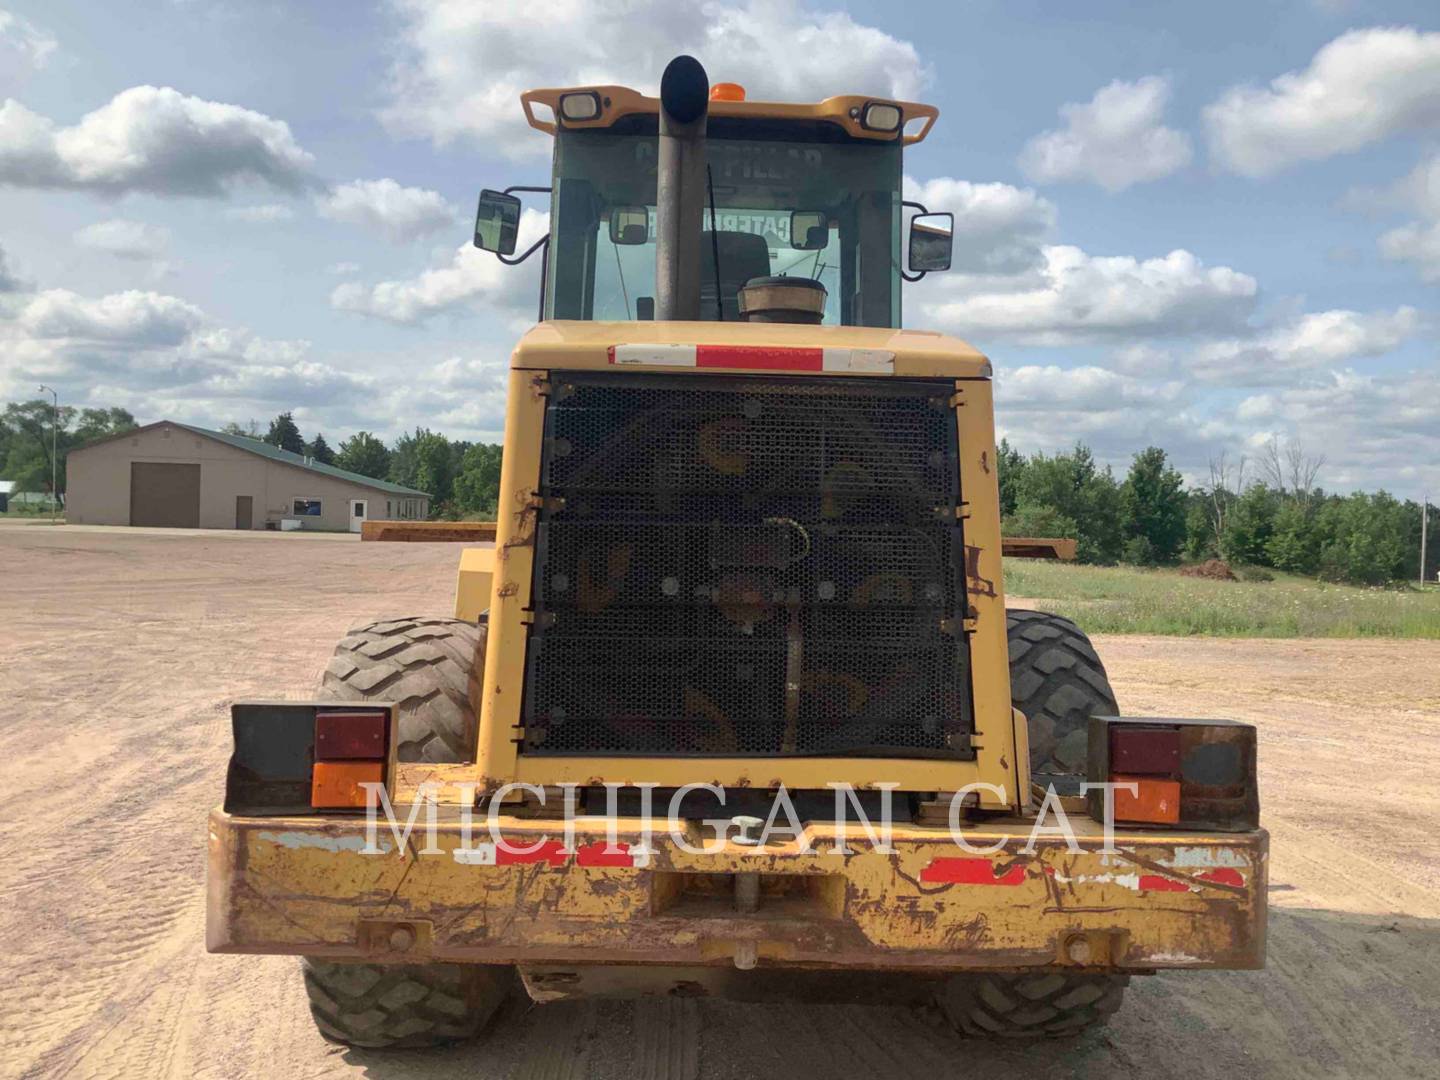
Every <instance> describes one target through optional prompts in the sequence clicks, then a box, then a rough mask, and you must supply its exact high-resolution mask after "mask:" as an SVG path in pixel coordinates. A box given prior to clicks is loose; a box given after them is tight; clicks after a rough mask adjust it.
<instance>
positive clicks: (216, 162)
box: [0, 86, 313, 196]
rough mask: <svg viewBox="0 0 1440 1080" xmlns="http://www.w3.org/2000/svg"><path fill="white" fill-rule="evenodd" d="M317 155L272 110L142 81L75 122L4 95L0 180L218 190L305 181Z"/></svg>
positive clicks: (178, 191)
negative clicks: (58, 120) (64, 123)
mask: <svg viewBox="0 0 1440 1080" xmlns="http://www.w3.org/2000/svg"><path fill="white" fill-rule="evenodd" d="M312 162H313V158H312V157H311V155H310V154H308V153H306V152H305V151H304V150H302V149H301V148H300V146H299V145H298V144H297V143H296V142H295V139H294V137H293V136H292V135H291V134H290V128H289V126H288V125H287V124H286V123H285V122H284V121H282V120H275V119H273V118H271V117H269V116H266V115H264V114H263V113H258V112H254V111H253V110H250V109H244V108H241V107H240V106H238V105H226V104H222V103H220V102H215V101H205V100H203V99H201V98H197V97H189V96H187V95H185V94H181V93H180V92H179V91H177V90H172V89H170V88H169V87H163V88H162V87H154V86H136V87H132V88H130V89H129V90H124V91H121V92H120V93H119V94H117V95H115V97H114V98H113V99H111V101H110V102H109V103H107V104H105V105H102V106H101V107H100V108H98V109H96V110H95V111H94V112H91V113H87V114H86V115H85V116H83V117H81V119H80V122H79V123H78V124H75V125H74V126H72V127H57V126H56V125H55V123H54V121H52V120H50V119H48V118H46V117H44V116H40V115H38V114H37V113H34V112H31V111H30V110H29V109H27V108H25V106H23V105H21V104H20V103H19V102H18V101H15V100H13V99H9V100H6V102H5V103H4V105H0V184H9V185H13V186H16V187H30V188H41V189H57V188H58V189H64V188H71V189H80V190H87V191H94V192H100V193H110V194H122V193H125V192H134V191H140V192H148V193H151V194H157V195H197V196H219V195H222V194H225V193H226V192H227V191H228V190H230V189H232V188H234V187H236V186H238V185H241V184H264V185H269V186H271V187H276V188H281V189H285V190H297V189H299V188H302V187H304V186H306V185H307V184H308V183H310V182H311V181H310V177H309V172H310V167H311V164H312Z"/></svg>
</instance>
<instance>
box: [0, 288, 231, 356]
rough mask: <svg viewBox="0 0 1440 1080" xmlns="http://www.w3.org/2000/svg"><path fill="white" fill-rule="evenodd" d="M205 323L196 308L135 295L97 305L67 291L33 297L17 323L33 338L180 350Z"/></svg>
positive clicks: (146, 294)
mask: <svg viewBox="0 0 1440 1080" xmlns="http://www.w3.org/2000/svg"><path fill="white" fill-rule="evenodd" d="M203 322H204V314H203V313H202V312H201V310H200V309H199V308H197V307H196V306H195V305H193V304H189V303H186V302H185V301H184V300H180V299H178V298H176V297H174V296H165V295H163V294H161V293H155V292H141V291H139V290H137V289H127V290H126V291H125V292H119V293H111V294H110V295H108V296H102V297H99V298H98V299H91V298H88V297H84V296H80V295H79V294H77V293H73V292H71V291H70V290H69V289H47V290H45V291H44V292H41V293H37V294H36V295H35V296H34V297H32V298H31V299H30V301H29V302H28V303H27V304H26V305H25V306H24V307H22V308H21V309H20V312H19V315H18V316H17V317H16V319H15V323H16V325H17V326H18V327H19V328H20V329H21V330H23V331H25V332H26V333H28V334H30V335H31V336H33V337H36V338H51V339H57V338H65V339H70V340H75V341H88V342H108V343H111V344H117V345H133V346H154V345H179V344H180V343H181V342H183V341H184V340H185V339H186V338H187V337H188V336H189V334H190V333H191V331H193V330H196V329H198V328H199V327H200V325H201V324H202V323H203Z"/></svg>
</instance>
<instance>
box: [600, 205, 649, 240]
mask: <svg viewBox="0 0 1440 1080" xmlns="http://www.w3.org/2000/svg"><path fill="white" fill-rule="evenodd" d="M649 239H650V212H649V211H648V210H647V209H646V208H645V207H643V206H615V207H611V209H610V242H611V243H612V244H621V245H625V246H627V247H628V246H633V245H635V244H643V243H645V242H646V241H647V240H649Z"/></svg>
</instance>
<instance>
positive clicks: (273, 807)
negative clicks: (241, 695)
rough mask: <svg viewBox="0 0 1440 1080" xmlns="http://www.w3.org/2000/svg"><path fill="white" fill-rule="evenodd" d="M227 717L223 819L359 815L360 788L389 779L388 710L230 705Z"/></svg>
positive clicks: (363, 794) (363, 791) (281, 704)
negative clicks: (229, 740)
mask: <svg viewBox="0 0 1440 1080" xmlns="http://www.w3.org/2000/svg"><path fill="white" fill-rule="evenodd" d="M230 715H231V722H232V725H233V728H234V733H235V751H234V753H233V754H232V755H231V758H230V769H229V772H228V774H227V776H226V782H225V810H226V811H227V812H228V813H236V814H250V815H257V816H265V815H281V814H286V815H289V814H311V813H315V812H317V811H325V812H327V813H328V812H333V811H336V810H363V809H365V806H366V802H367V799H368V795H369V793H368V791H367V790H366V788H365V786H364V785H365V784H367V783H382V784H383V783H386V782H388V780H389V778H390V774H391V771H392V763H391V759H390V731H391V723H392V714H391V709H390V707H389V706H383V705H382V706H365V707H363V708H351V707H347V708H336V707H335V706H334V705H333V704H329V703H325V704H320V703H311V704H305V703H301V702H288V701H287V702H243V703H241V702H237V703H236V704H234V705H232V706H231V707H230Z"/></svg>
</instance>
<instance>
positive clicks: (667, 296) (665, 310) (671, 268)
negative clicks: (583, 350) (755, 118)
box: [655, 56, 710, 319]
mask: <svg viewBox="0 0 1440 1080" xmlns="http://www.w3.org/2000/svg"><path fill="white" fill-rule="evenodd" d="M709 110H710V79H709V77H708V76H707V75H706V74H705V68H704V67H702V66H701V64H700V61H699V60H696V59H695V58H694V57H693V56H677V57H676V58H675V59H674V60H671V61H670V63H669V64H667V65H666V66H665V74H664V75H662V76H661V77H660V150H659V154H658V155H657V157H656V165H657V176H656V207H655V231H656V236H655V318H656V319H698V318H699V317H700V255H701V253H700V234H701V231H702V229H701V227H702V225H703V224H704V213H705V191H706V184H705V126H706V121H707V119H708V116H709Z"/></svg>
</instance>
